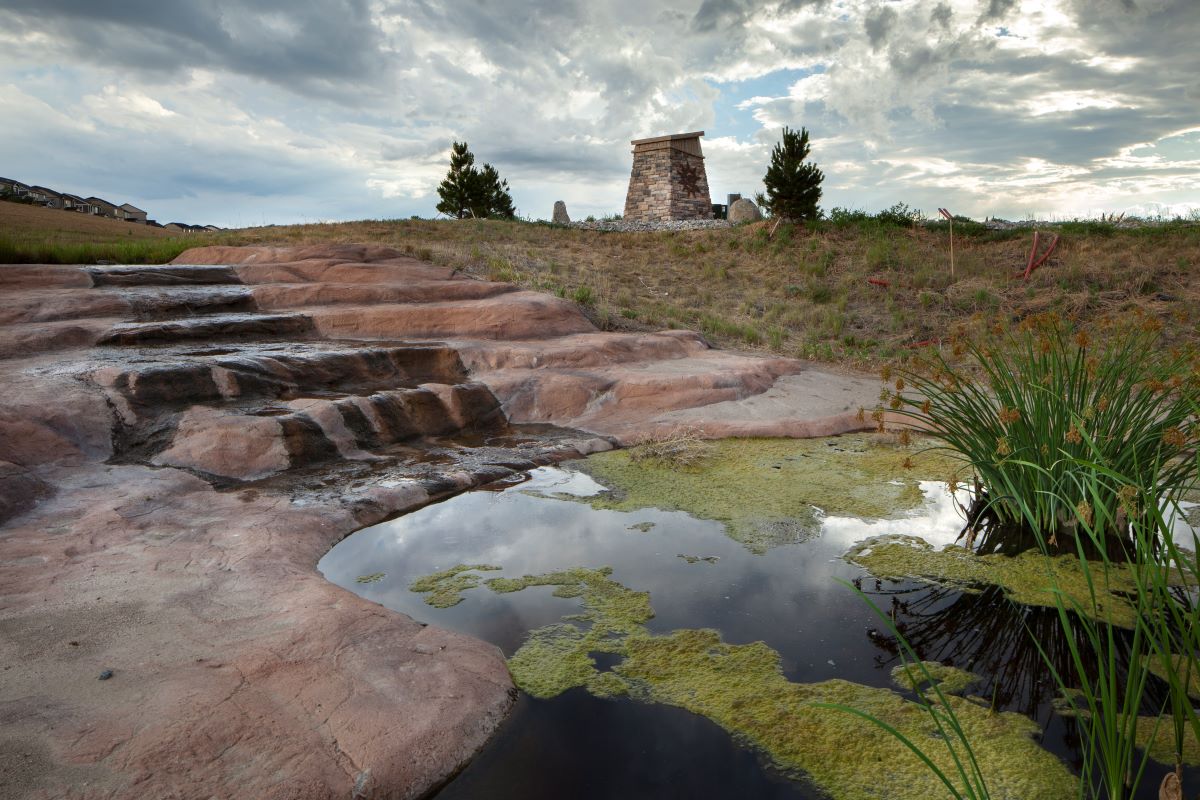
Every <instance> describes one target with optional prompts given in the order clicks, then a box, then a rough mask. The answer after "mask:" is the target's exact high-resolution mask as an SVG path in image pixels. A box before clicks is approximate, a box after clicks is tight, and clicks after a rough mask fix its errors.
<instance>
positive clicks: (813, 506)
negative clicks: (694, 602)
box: [569, 434, 962, 553]
mask: <svg viewBox="0 0 1200 800" xmlns="http://www.w3.org/2000/svg"><path fill="white" fill-rule="evenodd" d="M569 466H570V467H571V468H573V469H578V470H579V471H581V472H584V473H586V474H588V475H590V476H592V477H593V478H595V479H596V480H597V481H598V482H599V483H601V484H603V485H604V486H605V487H607V488H608V491H607V492H605V493H603V494H601V495H598V496H596V497H592V498H587V499H586V501H587V502H590V503H591V505H592V507H593V508H597V509H614V510H619V511H632V510H635V509H639V508H660V509H663V510H673V511H686V512H687V513H689V514H691V515H692V516H695V517H700V518H703V519H712V520H718V521H720V522H722V523H724V524H725V527H726V530H727V531H728V534H729V536H730V537H732V538H733V539H735V540H737V541H739V542H741V543H742V544H743V545H745V547H746V548H747V549H749V550H750V551H752V552H755V553H765V552H766V551H767V550H769V549H771V548H772V547H779V546H781V545H786V544H795V543H798V542H801V541H804V540H806V539H808V538H811V537H812V536H815V535H816V534H817V533H819V531H820V528H821V516H822V514H829V515H836V516H847V517H859V518H864V519H879V518H893V517H897V516H902V515H904V514H906V513H909V512H911V511H913V510H914V509H916V508H918V507H920V506H921V504H922V502H923V500H924V496H923V494H922V492H921V488H920V485H919V481H920V480H942V481H949V480H950V479H952V478H957V477H958V476H957V475H956V470H959V469H961V467H962V464H961V462H959V461H957V460H956V459H954V458H952V457H950V456H949V455H948V454H946V453H945V452H944V451H938V450H931V449H929V445H928V444H922V443H920V442H918V443H916V444H907V445H902V444H899V443H892V442H889V441H884V440H881V437H879V436H876V435H869V434H863V435H848V436H838V437H832V438H825V439H724V440H721V441H717V442H710V443H705V453H704V455H703V456H702V457H701V458H699V459H698V460H697V461H695V463H691V464H687V465H681V464H679V463H676V462H674V461H671V460H670V459H657V458H653V457H645V456H643V455H641V454H640V453H639V450H638V448H633V449H630V450H611V451H609V452H606V453H597V454H596V455H593V456H591V457H589V458H587V459H585V460H582V461H575V462H571V463H570V465H569Z"/></svg>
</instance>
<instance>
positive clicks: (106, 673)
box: [100, 669, 113, 681]
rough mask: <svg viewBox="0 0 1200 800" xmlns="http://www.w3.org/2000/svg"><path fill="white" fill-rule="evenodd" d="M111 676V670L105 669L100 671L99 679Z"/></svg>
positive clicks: (104, 679) (106, 678) (103, 679)
mask: <svg viewBox="0 0 1200 800" xmlns="http://www.w3.org/2000/svg"><path fill="white" fill-rule="evenodd" d="M112 676H113V671H112V670H111V669H106V670H104V671H103V672H101V673H100V680H102V681H106V680H108V679H109V678H111V677H112Z"/></svg>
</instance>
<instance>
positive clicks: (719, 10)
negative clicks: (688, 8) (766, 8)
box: [692, 0, 749, 33]
mask: <svg viewBox="0 0 1200 800" xmlns="http://www.w3.org/2000/svg"><path fill="white" fill-rule="evenodd" d="M748 14H749V9H747V7H746V5H745V4H744V3H742V2H740V0H704V2H703V3H701V4H700V8H699V9H697V10H696V15H695V16H694V17H692V28H693V29H694V30H697V31H702V32H704V33H709V32H711V31H715V30H724V29H728V28H731V27H735V26H738V25H741V24H742V23H743V22H745V21H746V17H747V16H748Z"/></svg>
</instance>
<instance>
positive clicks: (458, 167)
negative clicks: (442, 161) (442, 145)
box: [437, 142, 476, 219]
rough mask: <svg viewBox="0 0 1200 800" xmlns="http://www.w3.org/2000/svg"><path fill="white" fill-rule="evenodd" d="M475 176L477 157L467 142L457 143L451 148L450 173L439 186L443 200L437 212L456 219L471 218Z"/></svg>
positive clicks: (439, 194) (439, 193) (439, 192)
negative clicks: (468, 147) (472, 153)
mask: <svg viewBox="0 0 1200 800" xmlns="http://www.w3.org/2000/svg"><path fill="white" fill-rule="evenodd" d="M475 176H476V172H475V156H473V155H471V151H470V150H469V149H467V143H466V142H455V143H454V144H453V145H451V147H450V172H449V173H447V175H446V179H445V180H444V181H442V183H441V185H439V186H438V197H440V198H442V199H441V202H439V203H438V204H437V210H438V211H440V212H441V213H443V214H445V215H446V216H448V217H454V218H455V219H462V218H463V217H465V216H469V215H470V213H471V196H472V193H473V187H472V184H474V183H475V182H476V181H475Z"/></svg>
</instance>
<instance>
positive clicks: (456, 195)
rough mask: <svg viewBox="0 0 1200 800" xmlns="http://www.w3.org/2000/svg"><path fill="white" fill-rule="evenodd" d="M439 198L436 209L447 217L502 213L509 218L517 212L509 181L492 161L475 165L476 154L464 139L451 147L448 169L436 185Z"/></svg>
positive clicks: (486, 215)
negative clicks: (477, 166)
mask: <svg viewBox="0 0 1200 800" xmlns="http://www.w3.org/2000/svg"><path fill="white" fill-rule="evenodd" d="M438 197H440V198H441V202H439V203H438V204H437V210H438V211H440V212H441V213H443V214H445V215H446V216H449V217H455V218H456V219H463V218H464V217H476V218H478V219H486V218H487V217H502V218H504V219H512V218H513V216H514V215H515V214H516V209H515V208H514V207H513V201H512V195H511V194H509V191H508V181H506V180H503V179H501V177H500V173H498V172H497V171H496V168H495V167H493V166H492V165H491V164H484V165H483V167H482V168H481V169H476V168H475V156H474V155H472V154H471V151H470V149H469V148H468V147H467V143H466V142H455V143H454V144H453V145H452V146H451V147H450V172H448V173H447V174H446V179H445V180H444V181H442V182H441V185H439V186H438Z"/></svg>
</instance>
